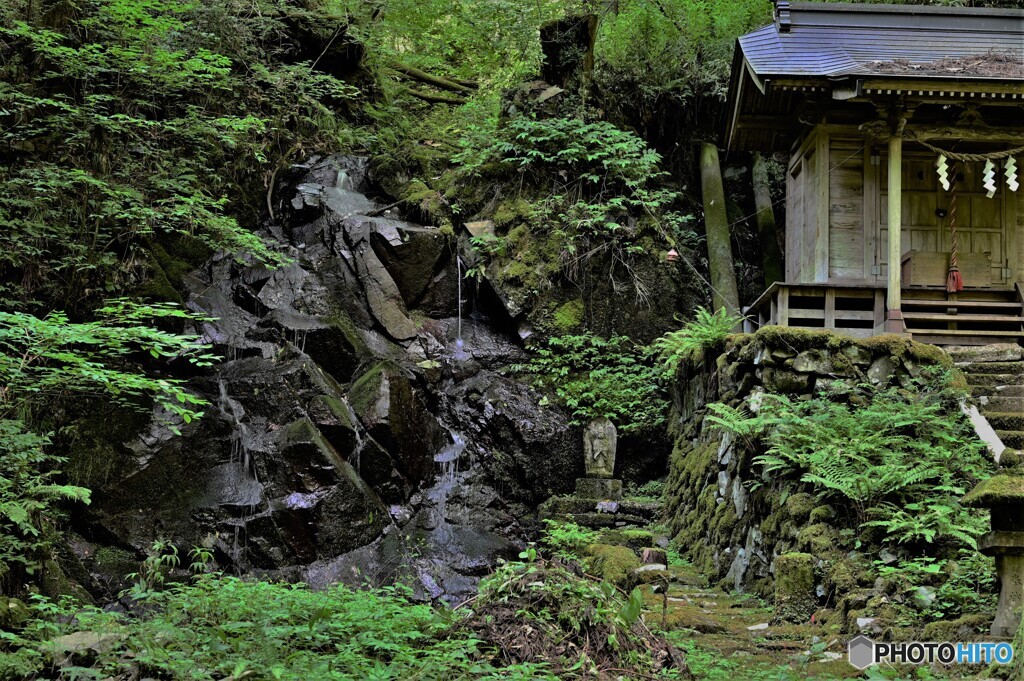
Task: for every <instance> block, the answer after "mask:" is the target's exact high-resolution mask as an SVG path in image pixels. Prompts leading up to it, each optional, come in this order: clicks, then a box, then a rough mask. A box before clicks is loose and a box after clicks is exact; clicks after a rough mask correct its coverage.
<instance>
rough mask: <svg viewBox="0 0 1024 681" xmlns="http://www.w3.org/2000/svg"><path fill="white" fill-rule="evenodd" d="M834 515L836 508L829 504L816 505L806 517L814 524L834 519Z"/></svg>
mask: <svg viewBox="0 0 1024 681" xmlns="http://www.w3.org/2000/svg"><path fill="white" fill-rule="evenodd" d="M835 517H836V510H835V509H834V508H832V507H831V506H828V505H825V506H816V507H815V508H813V509H812V510H811V513H810V515H809V516H808V517H807V522H809V523H811V524H812V525H816V524H818V523H827V522H830V521H832V520H835Z"/></svg>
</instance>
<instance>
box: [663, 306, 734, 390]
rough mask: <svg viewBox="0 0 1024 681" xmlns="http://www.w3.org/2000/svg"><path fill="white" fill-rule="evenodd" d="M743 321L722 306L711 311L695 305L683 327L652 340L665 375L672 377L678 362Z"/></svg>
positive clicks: (697, 351) (717, 340) (707, 345)
mask: <svg viewBox="0 0 1024 681" xmlns="http://www.w3.org/2000/svg"><path fill="white" fill-rule="evenodd" d="M742 321H743V318H742V317H738V316H736V315H731V314H729V313H728V312H726V310H725V308H724V307H723V308H719V309H717V310H715V311H714V312H708V311H707V309H705V308H703V307H701V308H698V309H697V312H696V314H695V315H694V318H693V320H692V321H690V322H687V323H686V324H685V325H684V326H683V328H681V329H679V330H678V331H670V332H668V333H666V334H665V335H664V336H662V337H661V338H658V339H657V340H655V341H654V345H653V347H654V349H655V350H656V351H657V352H658V359H659V360H660V361H661V362H662V364H663V365H664V371H665V375H666V377H667V378H669V379H671V378H673V377H675V375H676V372H678V371H679V365H680V364H682V363H683V362H685V361H688V360H692V359H694V358H696V357H697V356H698V355H699V354H701V353H703V352H704V351H705V350H707V349H709V348H712V347H714V346H716V345H718V344H720V343H721V342H722V341H724V340H725V337H726V336H728V335H729V334H730V333H732V332H733V329H735V328H736V325H737V324H739V323H740V322H742Z"/></svg>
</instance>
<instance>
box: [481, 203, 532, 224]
mask: <svg viewBox="0 0 1024 681" xmlns="http://www.w3.org/2000/svg"><path fill="white" fill-rule="evenodd" d="M533 213H534V210H533V206H532V205H531V204H530V202H529V201H527V200H526V199H523V198H515V199H506V200H504V201H502V202H501V203H499V204H498V205H497V207H496V208H495V209H494V213H493V215H491V219H492V220H494V224H495V225H496V226H498V227H508V226H509V225H513V224H516V223H518V222H529V221H530V220H531V219H532V218H533Z"/></svg>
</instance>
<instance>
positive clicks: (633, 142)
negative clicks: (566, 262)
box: [453, 116, 688, 257]
mask: <svg viewBox="0 0 1024 681" xmlns="http://www.w3.org/2000/svg"><path fill="white" fill-rule="evenodd" d="M462 144H463V149H462V151H461V152H460V153H458V154H456V155H455V156H454V157H453V161H454V162H455V163H457V164H459V166H460V169H459V173H460V174H461V175H463V176H467V177H468V176H473V175H475V174H477V173H479V172H481V171H482V170H484V169H486V168H487V167H490V166H494V165H495V164H496V165H497V166H498V167H502V168H507V169H516V170H518V171H520V172H522V173H527V172H529V173H530V178H531V181H532V182H533V183H534V184H536V185H538V186H539V187H541V188H543V189H544V190H545V191H546V192H547V198H545V199H544V200H542V201H541V202H539V203H538V204H537V206H536V211H537V214H536V216H535V217H536V223H537V225H538V226H542V227H544V228H546V229H547V230H549V231H552V232H553V233H555V234H556V235H558V236H561V237H563V238H564V239H565V248H566V251H567V254H568V255H569V256H570V257H572V256H575V254H576V253H577V251H578V247H579V244H578V243H577V241H578V240H580V239H582V240H583V241H581V242H580V243H584V242H586V240H587V239H589V238H590V237H598V238H600V239H602V240H605V239H614V240H619V241H622V242H631V241H634V240H635V239H636V237H637V236H639V234H640V232H641V229H640V227H642V225H643V224H647V225H650V226H651V227H653V228H654V230H655V231H656V232H658V233H660V234H662V235H663V236H665V237H668V238H670V239H672V238H673V235H678V234H679V233H681V230H682V226H683V225H684V224H685V223H686V222H687V220H688V218H687V217H686V216H683V215H680V214H678V213H676V212H673V211H671V210H669V209H670V207H671V205H672V204H673V203H674V202H675V200H676V199H677V196H678V195H677V193H676V192H674V191H671V190H669V189H667V188H664V187H659V186H657V184H656V183H657V182H659V181H662V180H664V179H665V177H666V175H667V174H666V173H665V172H664V171H661V170H659V168H658V164H659V163H660V161H661V156H660V154H658V153H657V152H656V151H654V150H652V149H650V148H649V147H648V146H647V143H646V142H645V141H644V140H643V139H642V138H641V137H639V136H638V135H636V134H634V133H632V132H629V131H627V130H622V129H620V128H617V127H615V126H614V125H612V124H611V123H608V122H606V121H595V122H587V121H585V120H583V119H580V118H547V119H535V118H530V117H527V116H519V117H516V118H513V119H511V120H510V121H509V122H508V123H507V125H506V126H505V127H503V128H500V129H498V130H497V132H496V134H495V135H494V136H491V137H489V138H486V139H482V138H480V137H476V136H467V137H464V138H463V143H462ZM478 144H482V146H477V145H478ZM637 220H645V222H642V223H641V224H639V225H638V224H637Z"/></svg>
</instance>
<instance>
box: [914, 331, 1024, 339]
mask: <svg viewBox="0 0 1024 681" xmlns="http://www.w3.org/2000/svg"><path fill="white" fill-rule="evenodd" d="M907 330H908V331H910V333H912V334H913V335H914V340H917V335H918V334H921V335H922V336H992V337H993V338H995V337H1001V338H1014V339H1017V338H1024V331H990V330H987V329H979V330H977V331H975V330H973V329H907Z"/></svg>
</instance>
